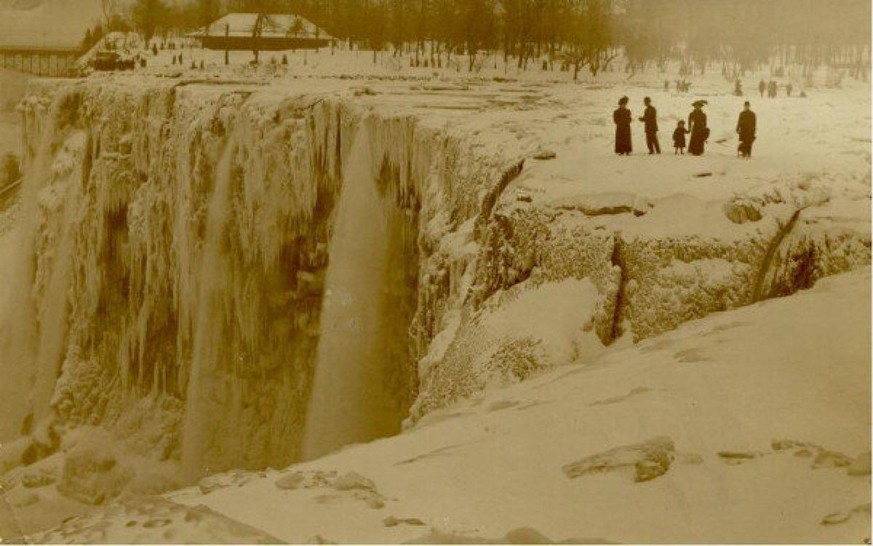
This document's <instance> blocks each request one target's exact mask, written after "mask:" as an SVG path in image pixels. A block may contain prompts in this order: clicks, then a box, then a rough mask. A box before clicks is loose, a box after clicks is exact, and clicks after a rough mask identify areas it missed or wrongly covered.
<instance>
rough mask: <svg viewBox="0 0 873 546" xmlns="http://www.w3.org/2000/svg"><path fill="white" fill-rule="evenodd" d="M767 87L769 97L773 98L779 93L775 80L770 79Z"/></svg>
mask: <svg viewBox="0 0 873 546" xmlns="http://www.w3.org/2000/svg"><path fill="white" fill-rule="evenodd" d="M769 89H770V98H771V99H775V98H776V97H777V96H778V95H779V85H778V84H777V83H776V82H774V81H771V82H770V87H769Z"/></svg>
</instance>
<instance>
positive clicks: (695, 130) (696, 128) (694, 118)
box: [688, 100, 709, 155]
mask: <svg viewBox="0 0 873 546" xmlns="http://www.w3.org/2000/svg"><path fill="white" fill-rule="evenodd" d="M693 106H694V110H693V111H692V112H691V114H690V115H689V116H688V128H689V130H690V131H691V142H690V143H689V144H688V152H689V153H690V154H691V155H703V152H704V151H705V144H706V140H707V139H708V138H709V127H707V126H706V114H704V113H703V107H704V106H706V101H705V100H699V101H697V102H695V103H694V105H693Z"/></svg>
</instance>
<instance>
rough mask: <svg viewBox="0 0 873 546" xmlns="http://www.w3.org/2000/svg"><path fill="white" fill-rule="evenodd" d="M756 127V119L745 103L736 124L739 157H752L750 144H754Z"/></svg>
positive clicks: (750, 108) (750, 107)
mask: <svg viewBox="0 0 873 546" xmlns="http://www.w3.org/2000/svg"><path fill="white" fill-rule="evenodd" d="M757 126H758V117H757V116H756V115H755V113H754V112H752V105H751V103H749V101H746V104H745V106H744V107H743V111H742V112H740V119H739V121H738V122H737V134H738V135H740V146H739V148H737V152H739V154H740V157H745V158H746V159H748V158H751V157H752V143H753V142H755V133H756V131H757V128H758V127H757Z"/></svg>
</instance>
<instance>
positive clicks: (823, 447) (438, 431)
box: [40, 269, 871, 543]
mask: <svg viewBox="0 0 873 546" xmlns="http://www.w3.org/2000/svg"><path fill="white" fill-rule="evenodd" d="M869 300H870V271H869V269H864V270H861V271H858V272H855V273H851V274H847V275H842V276H839V277H835V278H831V279H827V280H824V281H822V282H821V283H820V284H819V285H818V286H816V287H815V288H814V289H812V290H810V291H808V292H804V293H802V294H799V295H797V296H793V297H791V298H784V299H778V300H771V301H767V302H763V303H760V304H757V305H754V306H751V307H747V308H744V309H741V310H737V311H731V312H727V313H720V314H717V315H713V316H710V317H708V318H705V319H702V320H699V321H695V322H692V323H689V324H686V325H684V326H682V327H681V328H679V329H678V330H676V331H675V332H672V333H669V334H665V335H663V336H660V337H657V338H653V339H651V340H648V341H646V342H643V343H640V344H639V345H636V346H627V347H621V348H617V349H615V350H612V351H610V352H609V353H608V354H606V355H604V356H602V357H600V358H597V359H594V360H591V361H589V362H577V363H574V364H572V365H568V366H564V367H561V368H558V369H556V370H554V371H551V372H548V373H545V374H541V375H539V376H538V377H536V378H534V379H531V380H530V381H527V382H525V383H522V384H520V385H516V386H514V387H512V388H508V389H506V390H501V391H496V392H492V393H490V394H487V395H482V396H477V397H476V398H475V399H473V400H472V401H470V402H469V403H465V404H461V405H459V406H457V407H455V408H453V409H451V410H446V411H440V412H436V413H433V414H431V415H430V416H428V417H427V418H426V419H425V420H423V421H422V422H421V423H420V424H419V426H417V427H416V428H415V429H413V430H410V431H408V432H407V433H405V434H402V435H400V436H397V437H394V438H391V439H387V440H381V441H377V442H374V443H371V444H369V445H362V446H355V447H349V448H347V449H345V450H343V451H341V452H339V453H337V454H335V455H332V456H329V457H325V458H323V459H321V460H318V461H314V462H311V463H308V464H303V465H297V466H293V467H291V468H289V469H287V470H284V471H281V472H277V471H272V470H271V471H267V472H266V473H262V474H258V473H245V472H239V473H231V474H227V475H224V476H219V477H214V478H211V479H209V480H205V481H204V482H202V483H201V485H200V487H199V488H191V489H187V490H183V491H180V492H178V493H173V494H171V495H168V496H167V498H168V499H169V500H172V501H173V502H176V503H179V504H182V505H186V506H190V507H197V506H202V507H205V508H207V509H209V510H211V511H214V512H216V513H218V514H220V515H222V516H226V517H227V518H230V519H231V520H234V521H236V522H239V523H241V524H244V525H247V526H250V527H252V528H255V529H259V530H260V531H261V532H262V533H263V534H262V535H260V536H261V539H266V538H269V537H274V538H276V539H278V540H280V541H282V542H291V543H304V542H307V541H309V542H312V541H315V540H321V541H336V542H358V543H371V542H376V543H397V542H405V541H410V540H415V539H421V540H423V541H425V542H443V541H452V542H457V541H459V540H468V541H477V542H479V541H482V540H483V539H499V540H500V541H501V542H522V543H525V542H531V541H535V540H537V539H539V538H540V536H539V535H538V534H536V533H534V532H533V531H531V530H530V529H533V530H535V531H536V532H538V533H541V534H542V535H545V536H546V537H549V538H550V539H552V540H556V541H557V540H572V541H574V542H577V541H588V542H590V541H613V542H650V543H651V542H654V543H662V542H668V543H669V542H677V543H683V542H728V543H746V542H758V543H767V542H801V543H817V542H842V543H858V542H861V541H862V540H864V539H869V536H870V535H869V529H870V504H869V501H870V475H869V469H870V466H869V456H870V453H869V450H870V424H871V423H870V411H869V409H870V408H869V402H870V368H869V357H870V338H869V335H868V334H869V331H870V320H869ZM151 502H152V501H133V502H131V503H129V504H127V505H125V506H124V507H113V508H111V509H109V510H107V511H105V512H99V513H97V514H95V515H93V516H89V517H86V518H84V519H76V520H73V521H71V522H69V523H67V524H65V525H64V526H63V527H61V529H59V530H57V531H53V532H52V533H49V534H47V535H43V536H41V537H40V538H41V540H45V541H52V542H67V541H77V542H78V541H98V542H162V541H164V540H167V539H169V540H180V541H197V540H209V541H213V540H218V541H221V540H228V541H234V540H237V539H238V538H237V535H234V534H232V533H228V534H227V535H225V536H222V535H221V534H220V533H217V532H215V531H211V532H209V534H206V532H207V530H199V529H196V528H195V527H194V526H193V525H189V524H186V523H184V522H182V521H179V520H178V519H173V518H169V517H165V516H163V515H162V512H161V511H154V512H152V511H149V510H147V509H145V508H143V504H144V503H145V504H146V505H148V504H149V503H151ZM525 528H527V529H528V530H526V531H518V529H525ZM512 531H516V532H515V533H514V534H507V533H510V532H512ZM201 533H203V534H201Z"/></svg>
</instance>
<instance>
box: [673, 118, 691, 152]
mask: <svg viewBox="0 0 873 546" xmlns="http://www.w3.org/2000/svg"><path fill="white" fill-rule="evenodd" d="M687 134H688V129H686V128H685V122H684V121H682V120H681V119H680V120H679V123H678V124H677V125H676V130H675V131H673V148H675V149H676V155H685V135H687Z"/></svg>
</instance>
